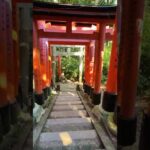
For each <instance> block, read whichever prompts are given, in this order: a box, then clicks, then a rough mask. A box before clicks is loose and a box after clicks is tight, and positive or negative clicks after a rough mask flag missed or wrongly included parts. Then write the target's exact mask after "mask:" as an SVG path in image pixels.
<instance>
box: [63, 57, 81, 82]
mask: <svg viewBox="0 0 150 150" xmlns="http://www.w3.org/2000/svg"><path fill="white" fill-rule="evenodd" d="M62 71H63V72H64V74H65V77H66V78H67V79H71V80H75V81H77V80H78V78H79V57H76V56H72V57H70V56H64V57H62Z"/></svg>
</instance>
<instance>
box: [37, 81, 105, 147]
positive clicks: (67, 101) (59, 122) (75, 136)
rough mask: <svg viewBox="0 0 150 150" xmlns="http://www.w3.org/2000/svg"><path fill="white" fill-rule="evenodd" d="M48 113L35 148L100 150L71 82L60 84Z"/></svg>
mask: <svg viewBox="0 0 150 150" xmlns="http://www.w3.org/2000/svg"><path fill="white" fill-rule="evenodd" d="M60 87H61V92H60V94H59V95H58V97H57V99H56V102H55V104H54V107H53V110H52V112H51V113H50V114H49V116H48V118H47V121H46V124H45V125H44V127H43V130H42V132H41V134H40V136H39V139H38V141H37V145H36V149H38V150H100V149H103V147H102V143H101V142H100V140H99V138H98V135H97V133H96V131H95V129H94V128H93V125H92V123H91V118H90V117H89V116H88V114H87V112H86V110H85V108H84V105H83V104H82V102H81V100H80V98H79V96H78V94H77V92H76V87H75V85H74V84H71V83H69V84H61V85H60Z"/></svg>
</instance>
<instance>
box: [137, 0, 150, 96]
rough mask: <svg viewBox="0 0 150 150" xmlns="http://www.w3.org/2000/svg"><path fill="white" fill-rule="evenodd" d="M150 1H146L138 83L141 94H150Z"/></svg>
mask: <svg viewBox="0 0 150 150" xmlns="http://www.w3.org/2000/svg"><path fill="white" fill-rule="evenodd" d="M149 25H150V1H148V0H147V1H146V7H145V16H144V26H143V37H142V53H141V63H140V74H139V83H138V94H139V95H150V27H149Z"/></svg>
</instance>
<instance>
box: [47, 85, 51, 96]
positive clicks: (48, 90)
mask: <svg viewBox="0 0 150 150" xmlns="http://www.w3.org/2000/svg"><path fill="white" fill-rule="evenodd" d="M47 93H48V96H49V95H50V94H51V88H50V87H47Z"/></svg>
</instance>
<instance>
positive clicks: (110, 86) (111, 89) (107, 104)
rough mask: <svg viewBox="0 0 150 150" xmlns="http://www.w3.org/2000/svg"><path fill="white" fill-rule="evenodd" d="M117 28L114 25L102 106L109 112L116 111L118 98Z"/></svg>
mask: <svg viewBox="0 0 150 150" xmlns="http://www.w3.org/2000/svg"><path fill="white" fill-rule="evenodd" d="M117 58H118V56H117V30H116V26H115V27H114V35H113V41H112V49H111V56H110V63H109V69H108V78H107V84H106V91H105V92H104V96H103V102H102V107H103V109H104V110H106V111H108V112H114V110H115V106H116V99H117Z"/></svg>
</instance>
